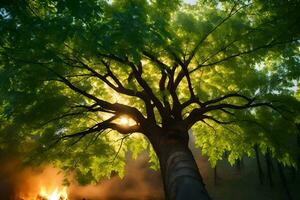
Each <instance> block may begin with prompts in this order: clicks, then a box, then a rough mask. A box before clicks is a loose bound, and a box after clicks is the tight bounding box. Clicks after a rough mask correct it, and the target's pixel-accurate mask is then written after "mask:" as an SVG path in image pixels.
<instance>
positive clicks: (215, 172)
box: [214, 164, 218, 186]
mask: <svg viewBox="0 0 300 200" xmlns="http://www.w3.org/2000/svg"><path fill="white" fill-rule="evenodd" d="M217 179H218V173H217V164H216V166H215V167H214V185H215V186H216V185H217Z"/></svg>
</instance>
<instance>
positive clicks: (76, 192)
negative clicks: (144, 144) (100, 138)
mask: <svg viewBox="0 0 300 200" xmlns="http://www.w3.org/2000/svg"><path fill="white" fill-rule="evenodd" d="M162 188H163V186H162V182H161V178H160V173H159V172H156V171H153V170H151V169H149V166H148V161H147V157H146V156H145V155H142V156H140V157H139V158H138V159H137V160H130V161H129V162H128V164H127V166H126V169H125V177H124V179H120V178H119V177H118V176H115V177H113V178H111V179H110V180H104V181H102V182H100V183H99V184H97V185H94V186H91V185H89V186H85V187H82V186H81V187H80V186H78V185H71V187H70V188H69V191H70V192H69V194H70V199H72V200H73V199H74V200H79V199H80V200H81V199H83V198H85V199H93V200H102V199H103V200H104V199H105V200H106V199H115V200H117V199H123V200H127V199H130V200H134V199H139V200H147V199H149V200H150V199H151V200H152V199H157V200H159V199H163V190H162Z"/></svg>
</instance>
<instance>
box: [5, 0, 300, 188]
mask: <svg viewBox="0 0 300 200" xmlns="http://www.w3.org/2000/svg"><path fill="white" fill-rule="evenodd" d="M238 8H240V9H239V10H238V11H237V9H238ZM299 9H300V3H299V1H296V0H295V1H287V2H284V3H283V1H280V0H276V1H262V0H253V1H217V0H215V1H204V0H203V1H198V3H197V4H196V5H187V4H183V3H182V2H181V1H167V0H150V1H147V0H124V1H117V0H114V1H112V3H108V2H107V1H104V0H82V1H71V0H45V1H42V0H24V1H13V3H12V2H9V1H7V2H6V3H3V4H0V32H1V38H0V150H7V151H8V150H10V151H12V150H13V151H17V152H25V153H26V154H27V153H28V154H29V155H31V156H30V157H29V158H28V160H27V162H28V163H31V164H32V163H41V162H43V161H47V162H51V163H53V164H54V165H56V166H59V167H61V168H62V169H64V170H65V171H70V170H71V171H72V170H74V171H75V172H76V176H77V178H78V180H79V181H80V183H82V184H87V183H89V182H97V181H98V180H100V179H101V178H103V177H110V176H111V175H113V174H115V173H118V174H119V176H121V177H123V176H124V166H125V164H126V158H127V157H128V155H131V156H132V157H133V158H137V156H138V155H139V154H140V153H141V152H143V151H148V152H149V155H150V160H149V162H150V163H151V165H152V167H153V168H154V169H158V168H159V162H158V159H157V157H156V155H155V152H154V150H153V149H152V147H150V145H149V142H148V141H147V139H146V138H144V136H141V135H138V134H135V133H134V134H132V135H129V136H128V135H126V136H124V135H122V134H119V133H117V132H116V131H109V130H105V131H99V132H96V133H93V134H88V135H86V136H85V137H82V138H81V137H79V138H78V137H74V138H73V137H72V138H69V139H68V140H67V139H63V140H60V141H59V143H56V141H57V139H58V138H60V137H62V136H66V135H70V134H72V133H77V132H80V131H83V130H87V129H89V128H90V127H92V126H94V125H95V124H96V123H99V122H100V121H103V120H105V119H107V118H108V117H109V116H110V115H109V114H107V113H105V112H102V111H100V112H84V111H85V110H84V106H89V105H92V104H93V103H94V102H93V101H92V100H91V99H89V98H87V97H85V96H84V95H81V94H78V92H76V91H74V90H72V89H70V87H68V86H67V85H66V84H65V83H64V82H63V81H62V80H61V79H59V78H58V77H57V74H59V75H60V76H63V77H66V78H67V79H68V80H70V81H71V82H72V83H73V84H74V85H75V86H76V87H77V88H79V89H80V90H82V91H85V92H87V93H89V94H92V95H94V96H97V97H99V99H101V100H104V101H107V102H110V103H122V104H125V105H128V106H132V107H134V108H137V109H138V110H140V111H141V113H142V114H143V115H146V108H145V102H143V101H142V100H141V99H139V98H137V97H135V96H134V95H132V96H128V95H125V94H120V93H118V92H116V91H113V90H112V89H111V88H110V87H109V86H108V85H107V84H105V83H104V82H103V81H101V80H99V78H97V77H96V76H95V75H91V71H89V70H87V69H86V68H84V66H85V65H88V66H90V67H91V68H92V69H93V70H94V72H93V73H94V74H95V73H98V74H100V75H102V76H103V77H107V74H109V70H108V69H107V67H106V65H105V64H110V65H111V68H110V70H111V72H112V73H113V74H116V75H117V79H118V80H119V81H120V83H121V84H123V86H124V87H125V88H128V89H130V90H132V91H133V93H134V94H137V93H138V92H141V91H142V92H144V91H143V90H144V89H143V88H142V87H141V85H140V84H139V83H138V81H137V80H136V79H134V78H133V77H132V76H131V75H132V70H131V68H130V66H128V64H126V62H131V63H133V64H136V65H139V66H142V67H141V69H139V70H140V72H139V73H141V71H142V73H141V74H142V75H141V77H142V78H143V79H144V80H145V82H146V83H148V85H150V86H151V89H152V91H153V94H154V95H155V96H156V97H157V98H158V99H159V100H160V101H163V100H164V99H167V100H169V101H170V102H171V104H172V103H173V102H172V94H171V93H170V91H169V90H168V89H166V88H165V89H164V90H163V91H161V88H160V85H159V82H160V80H161V77H162V74H163V73H164V72H166V71H168V70H170V68H168V67H166V66H178V61H177V60H176V59H178V58H179V59H181V60H182V61H184V62H186V61H187V60H188V58H189V56H190V55H191V52H192V51H193V50H194V49H195V46H197V45H198V44H200V45H199V47H198V48H197V51H196V52H195V55H194V58H193V59H192V60H191V62H190V64H189V69H188V70H189V71H190V77H191V83H192V85H193V89H194V92H195V95H196V97H197V98H199V100H200V101H201V102H206V101H209V100H211V99H214V98H219V97H221V96H223V95H226V94H229V93H239V94H242V95H245V96H249V97H256V99H255V100H257V101H259V102H272V105H273V106H274V107H276V108H277V109H275V110H274V109H272V108H270V107H266V106H264V107H255V108H251V109H248V110H230V109H228V110H225V112H224V111H221V110H218V111H211V112H208V113H206V114H207V115H210V116H214V118H215V119H217V120H219V121H234V123H231V124H220V123H217V122H216V121H214V120H209V119H204V120H203V121H199V122H198V123H197V124H196V125H195V126H194V127H193V134H194V135H195V139H196V140H195V144H196V146H197V147H200V148H201V149H202V153H203V154H205V155H208V157H209V160H210V163H211V164H212V166H214V165H215V164H216V163H217V161H218V160H220V159H223V158H224V153H227V155H228V160H229V162H230V163H231V164H233V163H234V162H235V160H236V159H238V158H241V157H242V156H245V155H247V156H250V157H251V156H254V151H253V146H254V145H259V147H260V150H261V151H262V152H263V153H265V152H266V151H267V149H269V150H270V151H271V153H272V156H273V157H274V158H276V159H277V160H279V161H280V162H282V163H283V164H285V165H288V166H296V163H295V160H296V157H297V156H298V155H299V147H297V146H296V144H294V143H295V137H296V135H297V131H299V130H297V127H296V126H295V123H298V124H299V122H300V113H299V112H300V102H299V99H300V90H299V78H300V68H299V64H300V63H299V62H300V47H299V38H300V29H299V28H300V26H299V21H300V14H299V12H298V11H299ZM232 11H237V12H236V13H235V14H234V15H232V16H231V17H230V18H228V20H224V19H226V18H227V17H228V15H229V14H230V13H231V12H232ZM222 20H224V23H222ZM218 24H219V25H218ZM199 41H200V43H199ZM145 51H146V52H149V53H151V55H153V57H155V58H156V59H157V60H158V61H161V62H162V63H164V64H165V65H166V66H164V67H166V68H163V67H162V66H161V65H159V64H158V63H157V60H156V61H153V60H151V59H149V58H148V57H149V56H148V57H147V56H145V54H144V52H145ZM103 55H114V56H116V57H118V58H119V59H121V60H125V62H123V63H122V62H118V61H116V60H113V59H109V58H107V57H105V56H103ZM175 55H177V56H178V58H176V56H175ZM199 66H200V67H199ZM179 71H180V70H179V69H178V68H177V69H176V70H175V71H174V74H175V75H178V74H179V73H180V72H179ZM54 72H55V73H54ZM112 79H113V78H110V79H109V80H110V81H112V82H113V85H114V86H116V85H118V83H117V82H114V80H112ZM166 79H167V80H168V79H170V77H167V78H166ZM296 86H297V87H296ZM176 92H177V93H178V97H179V101H180V102H181V103H182V102H184V101H186V100H188V99H189V93H190V91H189V87H188V81H187V80H186V78H184V79H183V80H182V82H180V83H179V85H178V88H177V90H176ZM221 103H228V104H235V105H242V104H245V103H247V102H246V101H245V99H242V98H234V97H233V98H227V99H224V100H223V101H222V102H221ZM171 106H173V105H171ZM195 106H196V105H193V104H192V105H190V106H189V107H187V108H186V109H185V110H184V112H183V115H184V116H185V115H187V114H189V113H190V112H191V110H192V109H193V108H194V107H195ZM226 111H227V112H226ZM154 114H155V117H156V120H157V124H158V125H160V124H161V122H162V118H161V116H160V115H159V113H158V110H157V109H154ZM298 134H299V133H298ZM297 148H298V149H297Z"/></svg>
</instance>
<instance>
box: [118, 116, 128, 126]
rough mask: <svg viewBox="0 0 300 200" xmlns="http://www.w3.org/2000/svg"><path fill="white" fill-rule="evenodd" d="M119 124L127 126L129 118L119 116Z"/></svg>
mask: <svg viewBox="0 0 300 200" xmlns="http://www.w3.org/2000/svg"><path fill="white" fill-rule="evenodd" d="M119 124H121V125H123V126H128V124H129V118H128V117H125V116H122V117H120V120H119Z"/></svg>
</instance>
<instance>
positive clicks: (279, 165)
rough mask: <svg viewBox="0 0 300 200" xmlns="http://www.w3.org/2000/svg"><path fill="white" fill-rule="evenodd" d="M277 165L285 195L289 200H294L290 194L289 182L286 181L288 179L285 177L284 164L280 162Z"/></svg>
mask: <svg viewBox="0 0 300 200" xmlns="http://www.w3.org/2000/svg"><path fill="white" fill-rule="evenodd" d="M277 165H278V171H279V176H280V180H281V183H282V186H283V188H284V190H285V194H286V196H287V198H288V199H289V200H293V198H292V195H291V192H290V190H289V187H288V185H287V181H286V177H285V175H284V171H283V167H282V164H281V163H279V162H278V163H277Z"/></svg>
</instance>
